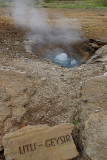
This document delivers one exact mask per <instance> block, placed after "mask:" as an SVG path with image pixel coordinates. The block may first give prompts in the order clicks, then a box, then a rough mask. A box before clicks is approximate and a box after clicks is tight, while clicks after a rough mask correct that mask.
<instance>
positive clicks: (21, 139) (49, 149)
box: [3, 124, 78, 160]
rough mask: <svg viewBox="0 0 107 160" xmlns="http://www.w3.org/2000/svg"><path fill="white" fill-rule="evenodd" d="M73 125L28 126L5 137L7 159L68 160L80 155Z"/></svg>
mask: <svg viewBox="0 0 107 160" xmlns="http://www.w3.org/2000/svg"><path fill="white" fill-rule="evenodd" d="M72 130H73V126H70V124H63V125H58V126H54V127H49V126H47V125H43V126H36V127H35V126H27V127H24V128H22V129H20V130H19V131H17V132H13V133H10V134H7V135H5V136H4V138H3V145H4V154H5V158H6V160H67V159H72V158H74V157H76V156H77V155H78V152H77V150H76V146H75V144H74V142H73V139H72Z"/></svg>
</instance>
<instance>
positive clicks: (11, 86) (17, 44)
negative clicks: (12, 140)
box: [0, 8, 107, 160]
mask: <svg viewBox="0 0 107 160" xmlns="http://www.w3.org/2000/svg"><path fill="white" fill-rule="evenodd" d="M43 10H45V11H47V12H48V13H49V23H53V24H54V22H55V20H58V19H60V18H61V16H63V17H66V18H68V19H69V22H71V21H72V18H74V20H75V21H76V22H77V21H78V22H79V28H80V26H81V31H82V36H83V37H84V39H93V40H100V41H101V42H105V43H107V10H102V9H95V10H92V9H43ZM71 28H72V23H71ZM77 29H78V26H77ZM26 32H27V30H25V29H22V28H21V27H19V26H17V27H16V26H15V24H14V22H13V20H12V16H11V12H10V10H9V9H8V8H0V111H1V113H0V148H1V149H0V150H2V141H1V139H2V137H3V135H4V134H5V133H8V132H11V131H15V130H18V129H19V128H22V127H23V126H26V125H28V124H30V125H38V124H48V125H50V126H53V125H56V124H61V123H66V122H70V123H74V124H75V123H77V124H78V128H77V130H76V131H74V140H75V143H76V145H77V148H78V151H79V152H80V155H79V157H78V158H77V160H78V159H81V160H90V159H91V160H95V159H97V160H106V158H107V156H106V155H105V154H104V153H105V150H104V149H103V150H102V151H101V154H100V156H98V150H99V149H100V147H102V141H103V142H104V146H105V145H106V144H105V141H106V140H104V137H105V138H106V135H105V132H104V133H103V135H104V137H101V135H102V134H100V135H98V136H96V135H97V131H99V130H100V131H102V132H103V129H105V124H106V117H105V114H106V100H107V97H106V95H107V94H106V91H107V90H106V84H107V78H106V76H105V73H106V71H107V65H106V63H105V61H104V62H99V63H92V64H82V65H80V66H79V67H75V68H73V69H72V68H71V69H66V68H63V67H60V66H57V65H55V64H53V63H52V62H50V61H48V60H45V59H42V58H38V57H36V56H35V55H34V54H32V53H29V52H27V51H26V50H25V46H24V40H25V39H26ZM104 53H105V54H106V51H104ZM90 86H91V87H90ZM94 87H95V88H94ZM99 107H100V109H99ZM97 110H98V111H97ZM95 117H96V118H95ZM98 117H100V118H98ZM99 119H100V120H99ZM100 122H101V123H100ZM94 124H95V125H94ZM89 126H90V127H91V131H90V127H89ZM93 128H94V130H93ZM90 135H91V138H90V139H88V137H89V136H90ZM98 137H99V139H100V140H101V142H99V139H97V138H98ZM89 140H90V141H89ZM96 141H97V143H96ZM92 142H93V145H94V144H96V145H95V147H94V148H93V151H92V150H91V151H90V147H92V146H91V145H90V144H91V143H92ZM104 146H103V147H102V148H104ZM97 147H99V148H97ZM93 152H94V153H95V154H94V155H93ZM0 156H1V157H0V160H3V157H2V156H3V154H2V153H0Z"/></svg>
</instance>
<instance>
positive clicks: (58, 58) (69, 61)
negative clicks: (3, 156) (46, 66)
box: [46, 53, 80, 68]
mask: <svg viewBox="0 0 107 160" xmlns="http://www.w3.org/2000/svg"><path fill="white" fill-rule="evenodd" d="M46 58H47V59H49V60H51V61H52V62H54V63H56V64H58V65H60V66H63V67H65V68H73V67H75V66H78V65H79V64H80V62H79V60H77V59H74V58H71V57H68V55H67V54H66V53H59V54H57V55H55V56H49V55H48V56H47V57H46Z"/></svg>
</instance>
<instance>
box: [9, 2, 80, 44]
mask: <svg viewBox="0 0 107 160" xmlns="http://www.w3.org/2000/svg"><path fill="white" fill-rule="evenodd" d="M36 1H38V0H36ZM14 2H15V7H14V8H13V9H12V13H13V18H14V20H15V22H16V24H19V25H20V26H22V27H24V28H28V29H29V30H30V31H32V32H33V33H32V35H30V39H35V41H37V42H38V41H39V42H42V43H43V44H52V43H53V44H71V43H74V42H76V41H77V40H80V35H79V34H78V32H77V31H75V30H71V29H69V28H70V27H69V22H68V21H69V20H68V19H65V18H63V17H62V18H60V19H59V20H57V22H56V24H55V26H54V27H52V25H51V24H49V21H48V13H46V12H45V11H44V10H42V9H40V8H34V7H33V6H34V5H33V0H14ZM74 24H76V26H77V25H78V23H77V22H73V23H72V25H74Z"/></svg>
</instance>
